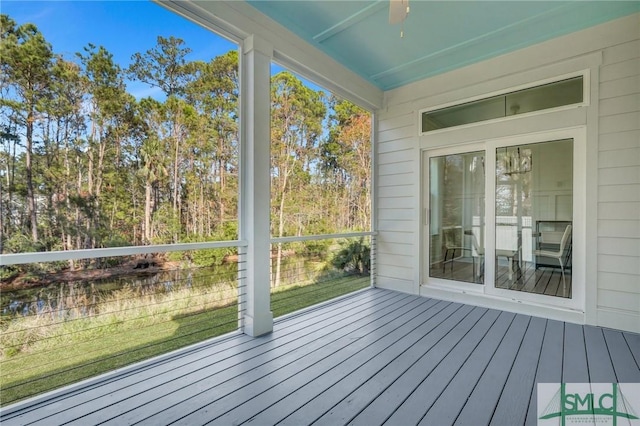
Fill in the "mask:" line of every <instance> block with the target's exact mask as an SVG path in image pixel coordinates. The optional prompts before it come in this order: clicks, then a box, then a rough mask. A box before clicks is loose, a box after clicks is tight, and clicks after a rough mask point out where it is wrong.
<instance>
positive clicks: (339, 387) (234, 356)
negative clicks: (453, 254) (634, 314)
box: [0, 289, 640, 426]
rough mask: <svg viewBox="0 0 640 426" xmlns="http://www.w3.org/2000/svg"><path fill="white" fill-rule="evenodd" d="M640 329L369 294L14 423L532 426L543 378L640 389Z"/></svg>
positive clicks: (24, 406)
mask: <svg viewBox="0 0 640 426" xmlns="http://www.w3.org/2000/svg"><path fill="white" fill-rule="evenodd" d="M639 363H640V335H637V334H632V333H623V332H620V331H615V330H609V329H601V328H598V327H591V326H580V325H575V324H569V323H563V322H558V321H552V320H545V319H541V318H535V317H530V316H526V315H516V314H512V313H508V312H502V311H497V310H491V309H484V308H478V307H473V306H468V305H463V304H457V303H450V302H444V301H438V300H434V299H428V298H421V297H416V296H411V295H406V294H401V293H397V292H393V291H387V290H381V289H368V290H365V291H362V292H358V293H355V294H353V295H351V296H349V297H347V298H343V299H340V300H337V301H334V302H332V303H328V304H325V305H322V306H320V307H318V308H316V309H313V310H310V311H306V312H304V313H300V314H298V315H294V316H290V317H288V318H284V319H281V320H278V321H277V322H276V325H275V329H274V331H273V333H272V334H270V335H268V336H265V337H260V338H255V339H254V338H250V337H247V336H244V335H241V334H235V335H230V336H225V337H224V338H219V339H216V340H214V341H211V342H206V343H202V344H199V345H196V346H194V347H191V348H189V349H187V350H182V351H179V352H176V353H173V354H170V355H167V356H165V357H163V358H160V359H156V360H153V361H150V362H146V363H142V364H138V365H136V366H133V367H131V368H127V369H124V370H121V371H119V372H114V373H112V374H109V375H106V376H102V377H100V378H97V379H94V380H92V381H89V382H85V383H82V384H79V385H76V386H73V387H70V388H67V389H65V390H63V391H60V392H57V393H53V394H50V395H48V396H45V397H41V398H38V399H34V400H30V401H27V402H24V403H18V404H16V405H14V406H9V407H5V408H4V409H3V410H2V413H1V417H0V421H1V422H2V425H3V426H10V425H17V424H20V425H27V424H43V425H59V424H81V425H91V424H104V423H106V424H113V425H123V424H147V425H161V424H162V425H164V424H183V425H200V424H209V423H211V424H221V425H231V424H234V425H235V424H244V423H248V424H254V425H273V424H283V425H284V424H287V425H305V424H312V423H313V424H320V425H339V424H346V423H351V424H360V425H377V424H383V423H384V424H390V425H411V424H434V425H435V424H437V425H447V424H460V425H476V426H477V425H485V424H497V425H520V424H535V423H536V386H535V384H536V383H537V382H561V381H565V382H640V368H639Z"/></svg>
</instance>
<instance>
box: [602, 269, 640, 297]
mask: <svg viewBox="0 0 640 426" xmlns="http://www.w3.org/2000/svg"><path fill="white" fill-rule="evenodd" d="M598 282H600V283H601V285H600V288H602V289H604V290H614V291H623V292H627V293H640V283H638V277H637V276H636V275H633V274H620V273H617V272H598Z"/></svg>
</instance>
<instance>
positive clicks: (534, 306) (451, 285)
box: [420, 126, 587, 322]
mask: <svg viewBox="0 0 640 426" xmlns="http://www.w3.org/2000/svg"><path fill="white" fill-rule="evenodd" d="M586 134H587V131H586V126H579V127H572V128H567V129H560V130H552V131H544V132H537V133H529V134H520V135H512V136H503V137H497V138H495V139H490V140H487V141H478V142H475V143H470V144H460V145H454V146H449V147H442V148H434V149H423V150H422V155H421V158H422V167H421V169H422V180H421V185H422V187H421V194H422V200H421V206H422V211H423V216H424V217H423V220H422V221H421V227H420V241H421V253H422V255H421V256H420V259H421V260H422V261H421V265H420V284H421V293H423V294H426V295H434V296H435V295H437V296H438V297H444V298H450V299H451V300H459V298H458V297H459V296H458V295H459V294H461V293H462V294H465V297H466V299H465V300H464V301H467V302H469V303H476V304H479V305H482V306H489V307H495V308H500V309H507V310H509V309H511V310H514V311H521V307H523V306H526V307H527V309H526V311H527V312H528V313H530V314H533V315H535V314H538V315H542V316H547V317H555V318H558V319H563V320H569V321H576V320H577V321H579V322H584V313H585V309H586V306H585V299H586V291H587V288H586V286H587V283H586V266H587V265H586V199H587V194H586V178H587V175H586V170H587V167H586V163H587V155H586V153H587V143H586V141H587V137H586ZM562 139H573V141H574V143H573V236H572V238H573V252H572V271H571V273H572V285H573V288H572V298H571V299H566V298H560V297H553V296H544V295H538V294H533V293H526V292H519V291H512V290H504V289H499V288H496V287H495V284H494V282H495V262H491V261H485V271H484V272H485V283H484V285H479V284H474V283H465V282H455V281H450V280H445V279H437V278H430V277H429V272H428V270H429V261H428V259H429V232H428V226H429V225H428V219H427V218H428V212H429V210H428V209H429V174H428V165H429V159H430V158H431V157H436V156H441V155H447V154H452V153H457V152H472V151H478V150H484V151H485V153H486V155H485V170H486V175H485V179H486V180H485V195H486V196H485V252H486V253H492V252H493V251H494V250H495V187H496V183H495V152H496V148H497V147H502V146H512V145H523V144H532V143H538V142H548V141H554V140H562ZM434 291H435V293H434ZM447 295H448V297H447ZM461 301H462V300H461ZM551 311H555V315H550V312H551Z"/></svg>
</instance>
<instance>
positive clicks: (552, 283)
mask: <svg viewBox="0 0 640 426" xmlns="http://www.w3.org/2000/svg"><path fill="white" fill-rule="evenodd" d="M572 217H573V140H572V139H567V140H561V141H553V142H544V143H536V144H529V145H518V146H510V147H500V148H497V149H496V253H495V254H496V256H495V257H496V260H495V261H496V277H495V284H496V287H499V288H506V289H510V290H517V291H525V292H529V293H540V294H545V295H551V296H559V297H571V224H572Z"/></svg>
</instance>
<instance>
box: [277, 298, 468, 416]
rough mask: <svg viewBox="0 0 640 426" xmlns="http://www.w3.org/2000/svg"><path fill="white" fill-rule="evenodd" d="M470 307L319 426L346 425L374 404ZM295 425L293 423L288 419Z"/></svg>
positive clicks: (333, 410)
mask: <svg viewBox="0 0 640 426" xmlns="http://www.w3.org/2000/svg"><path fill="white" fill-rule="evenodd" d="M472 310H473V308H472V307H470V306H464V305H458V306H457V309H456V310H455V311H454V312H453V313H452V314H451V315H450V316H449V317H448V318H447V320H446V321H442V322H440V323H439V324H438V325H437V326H436V327H435V328H434V329H433V330H432V331H430V332H428V333H427V334H426V335H425V336H424V338H421V339H420V340H419V341H418V342H417V344H414V345H411V346H410V347H408V348H406V350H405V351H404V352H403V353H402V354H401V355H400V356H398V357H397V358H396V360H395V362H393V363H390V364H388V365H386V366H385V367H384V368H383V369H382V370H380V371H379V372H378V373H376V375H375V376H373V377H372V378H370V379H369V380H367V381H365V382H364V383H362V385H361V386H359V387H358V388H357V389H356V390H355V391H352V392H350V393H346V394H344V395H341V398H339V402H338V403H337V404H335V405H333V406H332V407H331V408H330V409H329V410H327V411H326V412H325V413H323V415H322V416H320V417H318V420H317V421H318V422H319V423H322V422H324V423H325V424H331V423H334V424H346V423H347V422H348V421H349V420H351V418H352V417H354V416H355V415H356V414H358V412H360V411H362V410H363V409H364V408H365V407H367V406H368V405H369V404H370V402H371V401H372V400H373V399H374V398H375V397H376V395H378V394H379V393H381V392H382V391H384V389H386V388H387V387H388V386H389V385H390V384H392V383H393V382H394V381H395V380H397V379H398V377H399V376H400V375H401V374H403V373H404V372H405V371H407V369H408V368H409V367H410V366H411V365H413V364H414V363H415V362H416V361H417V360H418V359H419V358H420V357H421V356H422V355H423V354H425V353H426V352H428V351H429V350H431V349H432V348H433V347H435V345H436V344H437V343H438V342H440V341H441V340H442V339H444V338H445V337H446V336H447V334H448V333H449V332H450V331H451V330H452V329H453V328H454V327H455V326H456V324H459V323H461V322H462V321H464V320H465V319H466V318H467V317H468V316H469V314H470V313H471V311H472ZM287 420H288V423H289V424H291V420H292V419H287Z"/></svg>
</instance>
